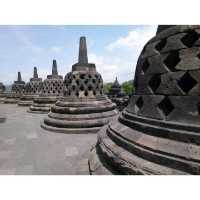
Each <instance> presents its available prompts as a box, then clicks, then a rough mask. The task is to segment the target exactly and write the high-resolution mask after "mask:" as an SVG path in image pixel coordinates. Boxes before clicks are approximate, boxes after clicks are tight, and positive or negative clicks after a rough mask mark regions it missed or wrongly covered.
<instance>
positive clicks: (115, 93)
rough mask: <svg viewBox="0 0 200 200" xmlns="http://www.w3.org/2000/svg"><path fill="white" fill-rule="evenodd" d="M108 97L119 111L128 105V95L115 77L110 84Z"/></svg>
mask: <svg viewBox="0 0 200 200" xmlns="http://www.w3.org/2000/svg"><path fill="white" fill-rule="evenodd" d="M108 97H109V98H110V99H111V100H112V102H114V103H115V104H116V105H117V109H118V110H119V111H122V110H123V109H124V108H125V107H126V106H127V105H128V101H129V96H128V95H126V94H125V93H124V92H123V91H122V88H121V85H120V84H119V81H118V80H117V77H116V78H115V81H114V82H113V84H112V85H111V88H110V91H109V93H108Z"/></svg>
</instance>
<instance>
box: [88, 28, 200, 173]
mask: <svg viewBox="0 0 200 200" xmlns="http://www.w3.org/2000/svg"><path fill="white" fill-rule="evenodd" d="M199 30H200V26H170V27H160V26H159V27H158V31H157V35H156V36H155V37H154V38H152V39H151V40H150V41H149V42H148V43H147V45H146V46H147V47H148V46H149V47H150V46H151V47H152V46H153V45H152V43H154V44H155V43H156V42H157V41H162V40H163V41H164V42H162V43H161V44H159V45H158V46H155V45H154V47H155V48H156V49H157V54H156V53H155V48H154V49H153V48H151V50H150V49H148V48H146V46H145V47H144V50H143V51H142V53H141V56H140V57H139V61H138V65H137V67H136V74H135V83H137V84H136V86H135V87H136V90H135V93H134V95H133V96H132V97H131V99H130V103H129V105H128V106H127V108H125V109H124V110H123V111H122V113H121V115H120V116H119V117H118V118H116V119H115V120H113V121H112V122H111V123H110V124H109V125H108V126H105V127H104V128H102V129H101V130H100V131H99V132H98V141H97V144H96V148H95V149H92V152H91V157H90V158H89V170H90V173H91V174H101V172H102V171H103V172H104V173H106V174H110V173H112V174H143V175H146V174H166V175H167V174H200V153H199V152H200V134H199V132H200V124H199V120H200V93H199V92H200V90H199V80H200V79H199V73H200V69H199V63H198V62H199V60H198V54H199V50H200V47H199V46H198V45H199V43H198V42H199V38H200V31H199ZM180 36H181V37H180ZM180 41H181V42H182V44H183V45H184V47H183V46H182V45H181V44H180ZM169 43H170V44H169ZM168 44H169V45H168ZM164 46H165V47H167V48H168V50H169V49H170V48H171V50H169V51H168V52H167V53H166V51H167V50H166V49H167V48H166V49H165V51H164V50H162V49H163V48H165V47H164ZM172 49H173V50H172ZM145 51H147V53H146V52H145ZM151 51H152V52H151ZM159 54H160V55H159ZM143 55H145V56H146V57H145V56H143ZM158 55H159V56H158ZM153 57H155V59H160V60H159V61H157V62H156V63H158V65H157V66H155V67H154V66H152V68H151V74H150V73H148V70H147V71H146V73H144V74H143V73H140V72H141V70H138V67H139V69H141V66H140V64H141V61H140V60H141V59H144V58H146V59H148V60H149V59H152V58H153ZM160 63H163V64H164V65H165V66H166V68H167V69H168V70H167V71H166V72H164V73H158V67H161V66H162V65H160ZM154 69H155V71H153V70H154ZM144 75H146V76H144ZM147 75H148V76H147ZM141 77H142V78H141ZM144 77H147V79H148V80H147V81H146V80H145V78H144ZM138 80H139V81H138ZM147 83H148V85H147ZM141 85H142V86H141ZM148 87H150V88H151V89H152V93H151V94H150V93H149V92H148V90H147V89H145V88H148ZM138 88H139V89H138ZM141 88H142V89H141Z"/></svg>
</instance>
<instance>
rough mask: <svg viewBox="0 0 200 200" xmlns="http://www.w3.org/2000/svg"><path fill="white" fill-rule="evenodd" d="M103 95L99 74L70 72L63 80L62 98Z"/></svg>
mask: <svg viewBox="0 0 200 200" xmlns="http://www.w3.org/2000/svg"><path fill="white" fill-rule="evenodd" d="M102 94H103V80H102V77H101V75H100V74H99V73H97V72H96V73H88V72H70V73H68V74H67V75H66V77H65V80H64V96H71V97H73V96H76V97H94V96H98V95H102Z"/></svg>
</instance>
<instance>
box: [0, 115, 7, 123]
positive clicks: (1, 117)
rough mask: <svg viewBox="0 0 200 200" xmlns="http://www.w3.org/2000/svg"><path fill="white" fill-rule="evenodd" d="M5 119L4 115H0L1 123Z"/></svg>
mask: <svg viewBox="0 0 200 200" xmlns="http://www.w3.org/2000/svg"><path fill="white" fill-rule="evenodd" d="M5 121H6V118H5V117H4V116H1V115H0V123H3V122H5Z"/></svg>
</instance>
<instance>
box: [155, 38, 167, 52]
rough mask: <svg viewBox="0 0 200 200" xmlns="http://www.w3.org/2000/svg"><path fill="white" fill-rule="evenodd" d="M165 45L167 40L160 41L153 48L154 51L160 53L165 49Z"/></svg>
mask: <svg viewBox="0 0 200 200" xmlns="http://www.w3.org/2000/svg"><path fill="white" fill-rule="evenodd" d="M166 43H167V40H166V39H163V40H161V41H160V42H159V43H158V44H157V45H156V46H155V49H156V50H157V51H161V50H162V49H163V48H164V47H165V45H166Z"/></svg>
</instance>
